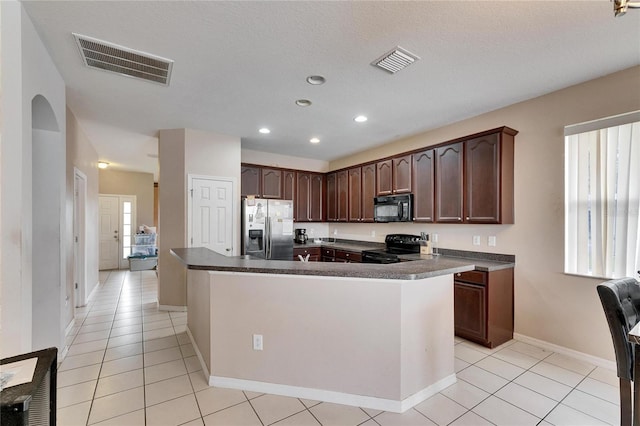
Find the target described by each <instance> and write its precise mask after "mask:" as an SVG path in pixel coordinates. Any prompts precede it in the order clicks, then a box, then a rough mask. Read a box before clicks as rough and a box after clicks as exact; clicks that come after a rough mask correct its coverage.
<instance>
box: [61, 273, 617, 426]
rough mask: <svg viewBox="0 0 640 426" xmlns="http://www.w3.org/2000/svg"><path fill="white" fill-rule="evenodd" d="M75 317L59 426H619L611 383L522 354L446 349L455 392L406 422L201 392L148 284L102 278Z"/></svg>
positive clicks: (533, 352) (172, 319) (189, 352)
mask: <svg viewBox="0 0 640 426" xmlns="http://www.w3.org/2000/svg"><path fill="white" fill-rule="evenodd" d="M100 282H101V285H100V287H99V289H98V290H97V294H96V295H95V297H94V299H93V301H92V302H91V304H90V305H89V306H88V307H86V308H80V309H77V311H76V327H74V328H73V330H72V331H71V333H70V334H69V336H68V337H67V342H68V344H70V348H69V353H68V355H67V356H66V358H65V359H64V360H63V361H62V363H61V365H60V369H59V375H58V424H59V425H61V426H71V425H87V424H98V425H118V426H135V425H149V426H151V425H201V426H202V425H207V426H209V425H223V426H231V425H258V426H260V425H271V424H277V425H297V426H305V425H316V426H317V425H326V426H329V425H344V426H354V425H366V426H375V425H382V426H387V425H393V426H396V425H399V426H402V425H412V426H419V425H491V424H495V425H518V426H519V425H538V424H539V425H549V424H552V425H600V424H610V425H615V424H619V407H618V405H617V404H618V387H617V386H618V379H617V377H616V374H615V372H614V371H610V370H607V369H604V368H601V367H595V366H593V365H589V364H586V363H584V362H582V361H578V360H576V359H572V358H569V357H567V356H565V355H561V354H558V353H553V352H549V351H546V350H544V349H541V348H538V347H535V346H531V345H528V344H526V343H522V342H518V341H511V342H508V343H507V344H505V345H503V346H501V347H498V348H495V349H493V350H490V349H487V348H484V347H481V346H478V345H475V344H473V343H470V342H466V341H463V340H461V339H456V347H455V354H456V364H455V365H456V371H457V377H458V381H457V383H455V384H454V385H452V386H450V387H448V388H447V389H445V390H443V391H442V392H440V393H439V394H436V395H434V396H433V397H431V398H429V399H428V400H426V401H424V402H423V403H421V404H419V405H417V406H416V407H415V408H414V409H411V410H409V411H407V412H406V413H404V414H395V413H388V412H381V411H379V410H371V409H362V408H357V407H349V406H344V405H337V404H330V403H321V402H318V401H309V400H305V399H297V398H287V397H282V396H277V395H266V394H257V393H254V392H243V391H238V390H229V389H219V388H212V387H209V386H208V385H207V383H206V382H205V379H204V377H203V374H202V371H201V369H200V364H199V363H198V360H197V357H196V356H195V352H194V349H193V347H192V345H191V343H190V341H189V338H188V336H187V335H186V333H185V327H186V318H187V313H185V312H162V311H159V310H158V309H157V307H156V298H157V280H156V276H155V272H153V271H141V272H129V271H112V272H101V274H100Z"/></svg>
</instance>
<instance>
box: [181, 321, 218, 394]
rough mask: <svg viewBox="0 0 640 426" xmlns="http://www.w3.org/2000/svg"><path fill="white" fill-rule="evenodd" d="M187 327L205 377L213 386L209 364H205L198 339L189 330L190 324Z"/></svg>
mask: <svg viewBox="0 0 640 426" xmlns="http://www.w3.org/2000/svg"><path fill="white" fill-rule="evenodd" d="M186 329H187V336H189V340H191V345H192V346H193V350H194V351H195V352H196V355H197V356H198V361H200V367H202V371H203V372H204V378H205V380H206V381H207V382H208V383H209V386H212V384H211V380H210V379H209V377H211V376H210V375H209V369H208V368H207V364H205V362H204V358H203V357H202V353H200V349H199V348H198V345H196V340H195V339H194V338H193V334H191V330H189V327H188V326H187V327H186Z"/></svg>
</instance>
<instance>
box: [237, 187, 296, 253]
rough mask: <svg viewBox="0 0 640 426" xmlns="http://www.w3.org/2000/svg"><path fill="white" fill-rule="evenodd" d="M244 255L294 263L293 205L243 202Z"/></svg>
mask: <svg viewBox="0 0 640 426" xmlns="http://www.w3.org/2000/svg"><path fill="white" fill-rule="evenodd" d="M242 254H244V255H250V256H255V257H258V258H262V259H273V260H293V201H291V200H267V199H262V198H245V199H243V200H242Z"/></svg>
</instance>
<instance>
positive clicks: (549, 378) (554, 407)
mask: <svg viewBox="0 0 640 426" xmlns="http://www.w3.org/2000/svg"><path fill="white" fill-rule="evenodd" d="M512 350H514V351H516V352H518V353H521V354H523V355H528V354H526V353H523V352H520V351H518V350H516V349H512ZM477 352H480V351H477ZM498 352H499V351H498ZM555 353H556V352H551V353H549V354H548V355H547V356H545V357H544V358H541V359H539V360H538V362H536V363H535V364H533V365H532V366H531V367H529V368H527V369H525V370H524V371H523V372H522V373H520V374H518V375H517V376H515V377H514V378H513V379H512V380H509V382H508V383H507V384H505V385H504V386H502V387H500V388H499V389H497V390H496V391H495V392H493V393H491V394H490V395H489V396H495V397H496V398H498V399H500V400H501V401H504V402H505V403H507V404H509V405H512V406H514V407H516V408H518V409H520V410H522V411H524V412H526V413H529V414H531V415H532V416H534V417H536V418H539V417H538V416H537V415H536V414H534V413H531V412H529V411H527V410H525V409H524V408H521V407H518V406H516V405H514V404H512V403H510V402H509V401H506V400H504V399H502V398H500V397H499V396H497V395H496V393H497V392H499V391H500V390H501V389H503V388H504V387H506V386H508V385H509V384H510V383H514V381H515V380H516V379H517V378H518V377H520V376H522V375H523V374H525V373H526V372H531V373H532V374H536V375H539V376H541V377H544V378H546V379H548V380H551V381H554V382H556V383H559V384H561V385H564V386H567V387H571V386H570V385H567V384H566V383H562V382H559V381H558V380H555V379H553V378H551V377H547V376H544V375H541V374H538V373H536V372H534V371H531V369H532V368H533V367H535V366H536V365H538V364H540V363H542V362H545V360H547V359H548V358H549V357H551V356H552V355H554V354H555ZM489 356H492V355H489ZM528 356H531V355H528ZM486 358H487V357H484V358H482V359H479V360H478V361H476V362H475V363H473V364H470V365H469V366H471V365H474V366H476V367H477V368H479V369H481V370H483V371H486V372H488V373H491V374H494V375H496V376H498V377H501V378H503V379H505V380H508V379H506V378H504V377H502V376H500V375H498V374H495V373H493V372H491V371H489V370H486V369H484V368H482V367H481V366H477V365H476V364H477V363H478V362H480V361H482V360H484V359H486ZM458 359H460V358H458ZM496 359H498V360H501V359H500V358H496ZM463 361H464V360H463ZM501 361H504V360H501ZM504 362H506V363H509V362H508V361H504ZM509 364H511V365H515V364H512V363H509ZM548 364H551V365H553V366H555V367H558V368H561V369H563V370H567V371H569V372H571V373H575V374H580V373H577V372H575V371H573V370H569V369H567V368H564V367H561V366H559V365H556V364H553V363H548ZM469 366H467V367H465V368H463V370H465V369H467V368H468V367H469ZM515 366H516V367H519V368H522V367H520V366H518V365H515ZM595 369H596V367H595V366H594V367H593V368H592V369H591V371H589V373H587V374H586V375H584V376H583V377H582V379H581V380H580V381H579V382H578V384H576V385H575V386H573V387H571V391H569V392H568V393H567V395H565V396H564V397H563V398H562V399H561V400H560V401H556V400H555V399H553V398H550V397H549V396H547V395H544V394H541V393H539V392H537V391H535V390H533V389H529V388H528V387H526V386H522V385H518V383H514V384H516V385H518V386H522V387H524V388H525V389H528V390H530V391H532V392H535V393H537V394H538V395H541V396H544V397H546V398H548V399H550V400H552V401H554V402H555V405H554V406H553V408H552V409H551V410H549V412H547V414H545V416H544V417H543V418H541V419H540V421H539V422H538V423H540V422H541V421H546V420H545V419H546V418H547V417H548V416H549V414H550V413H551V412H552V411H553V410H555V409H556V408H557V407H558V406H559V405H560V404H561V403H562V401H564V400H565V399H566V398H567V396H569V394H571V393H572V392H573V391H574V390H578V391H580V392H582V391H581V390H579V389H577V387H578V386H579V385H580V383H582V382H583V381H584V380H586V379H587V378H588V377H589V374H591V373H592V372H593V371H594V370H595ZM460 371H462V370H460ZM456 374H457V373H456ZM580 375H581V376H582V374H580ZM460 380H463V381H465V382H466V383H468V384H470V385H471V386H474V387H476V388H478V386H475V385H474V384H473V383H469V382H467V381H466V380H464V379H460ZM478 389H481V390H483V391H485V392H486V390H484V389H482V388H478ZM583 393H585V394H587V395H590V396H592V397H594V398H598V399H600V400H603V399H602V398H599V397H598V396H596V395H591V394H589V393H587V392H583ZM444 396H445V397H446V396H447V395H444ZM488 398H489V397H487V398H485V399H483V400H482V401H480V402H479V403H478V404H476V405H475V406H474V407H473V408H471V409H469V411H472V410H473V409H474V408H475V407H477V406H478V405H480V404H481V403H482V402H484V401H485V400H487V399H488ZM449 399H451V398H449ZM452 401H453V402H456V403H458V402H457V401H455V400H452ZM603 401H605V402H609V401H606V400H603ZM458 404H459V403H458ZM465 408H466V407H465ZM570 408H573V407H570ZM576 411H579V412H581V413H583V414H585V415H587V416H589V417H591V418H593V419H595V420H600V419H598V418H596V417H593V416H592V415H590V414H588V413H585V412H583V411H581V410H577V409H576ZM465 414H466V413H465ZM474 414H476V415H478V414H477V413H475V412H474ZM460 417H462V416H460ZM480 417H482V416H480ZM458 418H459V417H458ZM456 420H457V419H456ZM485 420H486V419H485ZM454 421H455V420H454Z"/></svg>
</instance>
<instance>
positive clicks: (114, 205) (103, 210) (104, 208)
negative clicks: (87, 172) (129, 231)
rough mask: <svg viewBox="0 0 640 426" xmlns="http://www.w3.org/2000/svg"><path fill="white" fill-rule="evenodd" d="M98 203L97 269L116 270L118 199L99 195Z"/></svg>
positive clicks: (118, 239) (112, 196)
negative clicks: (98, 241)
mask: <svg viewBox="0 0 640 426" xmlns="http://www.w3.org/2000/svg"><path fill="white" fill-rule="evenodd" d="M99 203H100V223H99V225H98V226H99V227H100V261H99V269H100V270H103V269H118V266H119V262H118V258H119V242H120V236H119V235H118V232H119V228H120V226H119V224H120V222H119V214H120V206H119V197H118V196H117V195H101V196H100V197H99Z"/></svg>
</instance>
